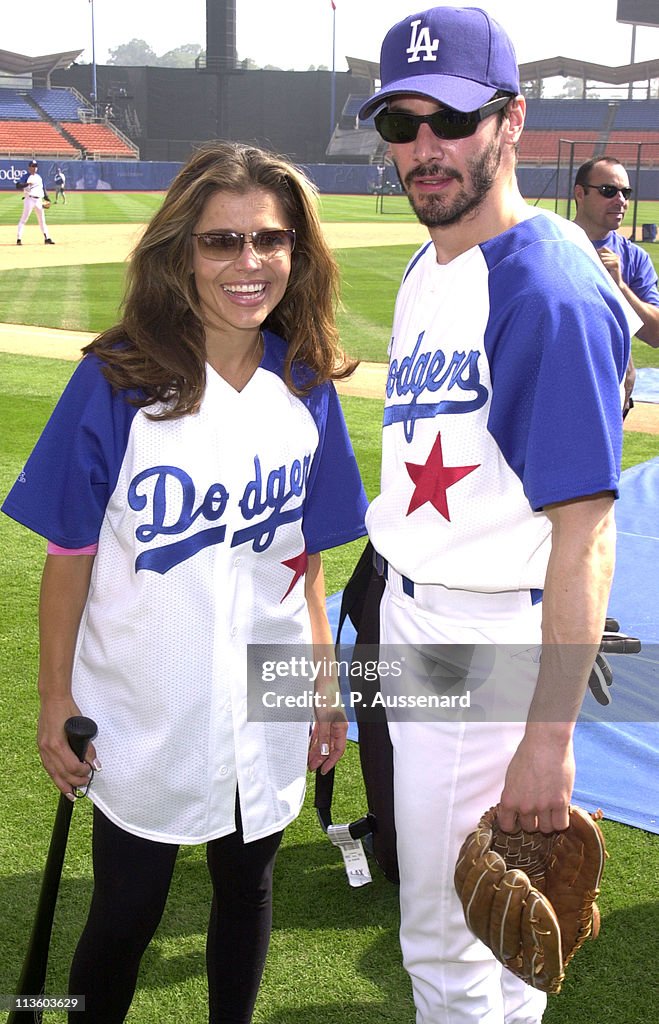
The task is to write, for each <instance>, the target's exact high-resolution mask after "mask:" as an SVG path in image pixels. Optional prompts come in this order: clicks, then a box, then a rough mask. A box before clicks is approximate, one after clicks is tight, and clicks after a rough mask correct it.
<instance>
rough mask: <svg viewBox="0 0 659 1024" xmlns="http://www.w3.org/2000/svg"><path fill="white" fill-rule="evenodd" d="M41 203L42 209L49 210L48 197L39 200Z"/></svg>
mask: <svg viewBox="0 0 659 1024" xmlns="http://www.w3.org/2000/svg"><path fill="white" fill-rule="evenodd" d="M41 205H42V206H43V208H44V210H49V209H50V199H42V200H41Z"/></svg>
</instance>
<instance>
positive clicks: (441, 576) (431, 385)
mask: <svg viewBox="0 0 659 1024" xmlns="http://www.w3.org/2000/svg"><path fill="white" fill-rule="evenodd" d="M574 231H575V229H574V227H573V225H570V224H567V223H566V222H564V221H562V220H561V219H560V218H558V217H553V216H548V215H545V214H538V215H534V216H530V217H529V219H527V220H525V221H523V222H521V223H519V224H517V225H516V226H515V227H513V228H511V229H510V230H508V231H506V232H504V233H503V234H501V235H499V236H497V237H495V238H493V239H491V240H489V241H487V242H485V243H483V244H482V245H479V246H476V247H474V248H472V249H469V250H468V251H467V252H465V253H463V254H462V255H460V256H458V257H457V258H456V259H454V260H452V261H451V262H450V263H448V264H447V265H440V264H438V263H437V260H436V254H435V249H434V246H433V245H432V243H428V244H427V245H426V246H425V247H423V248H422V249H421V250H420V251H419V252H418V253H417V254H416V256H415V257H414V258H413V259H412V261H411V262H410V264H409V266H408V268H407V271H406V274H405V276H404V279H403V283H402V285H401V289H400V292H399V295H398V298H397V302H396V309H395V314H394V324H393V333H392V339H391V347H390V364H389V374H388V379H387V391H386V400H385V409H384V428H383V449H382V486H381V494H380V495H379V497H377V498H376V499H375V501H374V502H373V503H372V504H371V506H370V508H369V510H368V513H367V527H368V532H369V535H370V538H371V540H372V541H373V544H374V546H375V548H376V550H377V551H378V552H379V553H380V554H381V555H382V556H383V557H384V558H386V559H387V561H388V562H389V563H390V564H391V565H392V566H393V568H394V569H396V570H397V571H398V572H399V573H401V574H402V575H404V576H407V577H408V578H409V579H411V580H412V581H414V582H416V583H424V584H441V585H443V586H445V587H449V588H456V589H461V590H472V591H482V592H498V591H507V590H522V589H529V590H531V589H542V587H543V586H544V579H545V573H546V567H547V560H548V556H549V548H550V542H551V526H550V523H549V520H548V518H547V516H546V515H545V514H544V513H543V511H542V510H543V507H544V506H546V505H548V504H551V503H554V502H560V501H566V500H570V499H576V498H579V497H581V496H585V495H589V494H594V493H597V492H600V491H612V492H614V493H616V494H617V487H618V478H619V473H620V457H621V450H622V418H621V407H620V383H621V381H622V379H623V376H624V372H625V367H626V365H627V360H628V357H629V345H630V330H629V323H628V319H627V310H626V307H625V304H624V303H623V301H622V298H621V295H620V292H619V291H618V289H617V288H616V287H615V285H614V284H613V282H612V281H611V279H610V278H609V276H608V275H607V274H606V273H604V272H603V271H602V269H601V267H598V266H597V265H596V264H595V261H594V260H593V259H592V256H591V253H590V252H587V251H586V248H587V242H586V240H585V236H583V239H584V241H583V242H582V241H581V239H580V237H579V238H576V236H575V233H574ZM582 234H583V233H581V232H580V233H579V235H582ZM575 238H576V241H575ZM590 248H591V249H592V247H590Z"/></svg>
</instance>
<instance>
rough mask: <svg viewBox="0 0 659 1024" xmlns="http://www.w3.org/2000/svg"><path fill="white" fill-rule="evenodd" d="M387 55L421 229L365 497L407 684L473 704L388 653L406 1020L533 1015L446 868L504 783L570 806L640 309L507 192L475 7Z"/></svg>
mask: <svg viewBox="0 0 659 1024" xmlns="http://www.w3.org/2000/svg"><path fill="white" fill-rule="evenodd" d="M380 74H381V89H380V91H379V92H377V93H376V94H375V95H374V96H372V97H370V98H369V99H368V101H366V102H365V103H364V104H363V105H362V108H361V111H360V115H361V116H362V117H369V116H371V115H372V114H374V113H375V125H376V128H377V130H378V132H379V133H380V135H381V136H382V138H383V139H384V140H385V141H386V142H388V143H389V147H390V153H391V156H392V157H393V160H394V163H395V164H396V167H397V170H398V174H399V176H400V179H401V182H402V184H403V187H404V188H405V190H406V192H407V195H408V198H409V201H410V203H411V205H412V207H413V208H414V211H415V213H416V215H417V217H418V218H419V220H420V221H421V222H422V223H423V224H425V225H426V226H427V228H428V231H429V234H430V241H429V242H428V243H427V244H426V245H424V246H423V247H422V248H421V249H420V250H419V251H418V252H417V253H416V255H415V256H414V257H413V258H412V260H411V262H410V263H409V265H408V267H407V269H406V271H405V274H404V277H403V281H402V284H401V287H400V291H399V294H398V297H397V301H396V307H395V313H394V322H393V329H392V336H391V343H390V364H389V375H388V380H387V387H386V398H385V409H384V419H383V437H382V481H381V493H380V495H379V496H378V497H377V498H376V499H375V500H374V502H373V503H372V504H371V506H370V507H369V510H368V513H367V528H368V532H369V536H370V538H371V540H372V542H373V545H374V547H375V550H376V552H377V553H378V554H377V565H378V567H379V568H380V570H381V571H382V573H383V574H384V576H385V577H386V587H385V591H384V596H383V600H382V605H381V624H380V628H381V633H380V636H381V643H383V644H384V645H387V647H388V648H389V649H391V648H390V646H389V645H396V647H398V645H405V650H406V651H407V652H408V658H407V664H408V666H409V667H407V668H406V672H405V678H404V685H405V690H406V692H407V691H411V692H412V693H419V692H420V693H422V694H427V693H428V689H429V688H430V690H431V694H432V693H436V692H439V693H441V694H443V695H444V696H448V697H450V695H451V694H452V693H455V692H456V689H455V688H456V684H457V683H460V685H461V689H460V692H461V695H462V696H464V697H467V696H468V695H469V696H470V688H472V687H473V688H474V691H475V692H474V694H473V696H474V704H478V707H475V706H474V707H471V706H469V705H465V706H464V707H462V708H460V707H458V706H457V705H454V707H453V710H449V711H446V712H444V718H443V719H442V718H441V717H440V712H439V711H438V712H436V713H432V712H426V713H424V714H423V715H421V714H419V715H417V716H416V718H417V720H414V721H412V720H411V717H412V716H411V715H410V714H409V712H406V711H396V710H395V705H396V696H397V693H396V690H394V687H393V684H394V683H395V682H396V680H395V679H392V677H391V675H390V676H388V677H384V678H382V677H381V679H382V687H383V691H384V696H385V698H386V699H389V705H390V707H389V710H388V717H389V729H390V734H391V739H392V743H393V748H394V799H395V821H396V833H397V843H398V856H399V866H400V877H401V886H400V903H401V945H402V951H403V959H404V963H405V966H406V969H407V971H408V972H409V975H410V978H411V981H412V987H413V994H414V1000H415V1004H416V1008H417V1018H416V1019H417V1024H468V1022H469V1024H472V1022H475V1021H482V1022H487V1024H503V1022H504V1021H505V1022H506V1024H522V1022H523V1024H535V1022H537V1021H539V1020H540V1018H541V1016H542V1013H543V1009H544V1005H545V999H546V997H545V996H544V995H543V994H542V993H540V992H538V991H536V990H535V989H533V988H531V987H528V986H526V985H525V984H524V983H523V982H522V981H520V980H518V979H517V978H516V977H515V976H514V975H513V974H512V973H511V972H509V971H507V970H504V969H503V968H502V967H501V965H500V964H498V963H497V961H496V960H495V959H494V958H493V956H492V954H491V953H490V951H489V949H487V948H486V946H485V945H484V944H482V943H480V942H479V941H478V940H477V939H476V938H475V937H474V936H473V935H472V934H471V932H470V931H469V930H468V929H467V927H466V925H465V919H464V915H463V911H462V907H461V905H460V902H459V900H458V897H457V895H456V893H455V890H454V885H453V875H454V869H455V863H456V859H457V856H458V851H459V849H460V845H461V843H462V841H463V840H464V838H465V836H466V835H467V833H469V832H470V831H471V830H472V828H473V822H474V821H477V820H478V819H479V817H480V815H481V813H482V810H483V808H487V807H489V806H491V805H497V804H498V811H499V820H500V822H501V825H502V827H503V828H504V829H505V830H506V831H508V830H509V831H513V830H514V829H515V828H518V827H520V826H521V827H523V828H525V829H528V830H538V829H539V830H542V831H545V832H551V831H553V830H555V829H562V828H565V827H566V826H567V824H568V806H569V803H570V797H571V794H572V788H573V782H574V761H573V747H572V734H573V729H574V722H575V719H576V717H577V715H578V712H579V708H580V705H581V701H582V697H583V694H584V692H585V688H586V685H587V680H588V676H589V673H590V670H591V667H592V664H593V661H594V658H595V655H596V653H597V650H598V647H599V643H600V639H601V635H602V630H603V628H604V619H605V612H606V607H607V596H608V593H609V587H610V583H611V578H612V573H613V561H614V544H615V531H614V521H613V505H614V500H615V497H616V495H617V493H618V478H619V473H620V459H621V450H622V418H621V415H620V410H621V381H622V379H623V377H624V372H625V367H626V365H627V360H628V357H629V345H630V322H629V321H630V320H631V327H632V329H636V327H637V326H638V320H637V318H636V317H635V315H634V314H633V313H632V311H631V310H630V309H629V308H628V307H627V305H626V303H625V301H624V299H623V297H622V296H621V293H620V291H619V290H618V289H617V288H616V287H615V285H614V284H613V282H612V281H611V279H610V277H609V275H607V274H606V273H605V272H604V271H603V270H602V267H601V265H600V264H599V261H598V260H597V258H596V257H595V255H594V250H593V249H592V246H591V245H590V244H589V243H588V241H587V239H586V238H585V236H584V235H583V232H581V231H578V230H577V229H575V227H574V225H572V224H569V223H567V222H566V221H565V220H563V219H562V218H559V217H556V216H554V215H553V214H547V213H544V212H542V211H538V210H537V209H535V208H531V207H529V206H527V204H526V203H525V202H524V200H523V198H522V196H521V194H520V192H519V189H518V186H517V180H516V174H515V165H516V146H517V143H518V142H519V139H520V135H521V133H522V130H523V126H524V117H525V102H524V98H523V97H522V96H520V94H519V80H518V67H517V60H516V57H515V52H514V49H513V45H512V43H511V41H510V39H509V38H508V36H507V34H506V33H505V31H504V30H503V28H501V26H500V25H498V24H497V23H496V22H495V21H494V20H493V19H492V18H491V17H490V16H489V14H487V13H486V12H485V11H483V10H481V9H478V8H453V7H434V8H432V9H430V10H427V11H423V12H421V13H419V14H415V15H412V16H410V17H407V18H405V20H404V21H401V22H399V23H398V24H396V25H395V26H394V27H393V28H392V29H391V30H390V31H389V32H388V34H387V36H386V37H385V40H384V42H383V45H382V52H381V63H380ZM386 649H387V648H385V650H386ZM540 652H542V658H541V659H540ZM429 679H430V682H429ZM403 703H404V702H401V706H402V705H403ZM490 708H493V709H494V711H493V712H492V713H490V710H489V709H490ZM502 712H503V713H502ZM406 716H407V717H406Z"/></svg>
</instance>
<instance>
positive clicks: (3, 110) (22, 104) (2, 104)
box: [0, 89, 41, 121]
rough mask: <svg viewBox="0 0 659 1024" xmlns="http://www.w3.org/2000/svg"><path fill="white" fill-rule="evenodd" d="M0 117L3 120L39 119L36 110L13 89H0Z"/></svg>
mask: <svg viewBox="0 0 659 1024" xmlns="http://www.w3.org/2000/svg"><path fill="white" fill-rule="evenodd" d="M0 119H1V120H3V121H40V120H41V117H40V116H39V113H38V111H36V110H35V109H34V107H31V106H30V104H29V103H28V102H27V101H26V100H25V98H24V96H22V95H21V94H20V93H18V92H16V91H15V90H14V89H0Z"/></svg>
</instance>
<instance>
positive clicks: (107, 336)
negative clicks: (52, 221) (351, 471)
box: [83, 142, 357, 418]
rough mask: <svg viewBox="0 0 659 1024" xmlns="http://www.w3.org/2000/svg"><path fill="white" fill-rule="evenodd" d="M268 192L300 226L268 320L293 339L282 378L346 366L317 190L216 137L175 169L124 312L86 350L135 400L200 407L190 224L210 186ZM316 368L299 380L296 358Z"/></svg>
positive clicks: (309, 378) (330, 373)
mask: <svg viewBox="0 0 659 1024" xmlns="http://www.w3.org/2000/svg"><path fill="white" fill-rule="evenodd" d="M255 188H260V189H265V190H267V191H268V192H271V193H272V194H273V195H274V196H275V197H276V199H277V200H278V201H279V203H280V204H281V206H282V207H283V209H284V212H285V214H286V217H287V219H288V221H289V223H287V225H286V226H287V227H292V228H295V232H296V241H295V249H294V251H293V254H292V257H291V275H290V278H289V282H288V286H287V289H286V293H285V295H284V297H283V298H282V300H281V302H280V303H279V304H278V306H277V307H276V308H275V309H274V310H273V311H272V312H271V313H270V315H269V316H268V318H267V319H266V321H265V323H264V325H263V326H264V327H266V328H269V329H270V330H272V331H274V332H276V333H277V334H279V335H280V336H281V337H282V338H284V339H285V341H286V342H287V343H288V351H287V356H286V363H285V368H284V372H285V380H286V383H287V385H288V387H289V388H290V389H291V390H292V391H293V392H294V393H296V394H302V393H303V392H304V391H307V390H309V389H310V388H311V387H313V386H314V385H316V384H320V383H323V382H325V381H327V380H338V379H342V378H344V377H347V376H349V375H350V374H351V373H352V372H353V370H354V369H355V366H356V365H357V362H356V360H352V359H350V358H348V357H347V356H346V355H345V353H344V352H343V351H342V349H341V346H340V343H339V335H338V329H337V326H336V307H337V303H338V291H339V289H338V281H339V273H338V268H337V265H336V262H335V260H334V257H333V255H332V253H331V251H330V248H329V246H328V244H327V242H326V240H325V238H324V236H323V233H322V229H321V226H320V220H319V218H318V213H317V210H316V201H317V200H316V192H315V189H314V187H313V186H312V185H311V184H310V182H309V181H308V180H307V179H306V178H305V177H304V175H303V174H302V173H301V172H300V171H298V170H297V169H296V168H295V167H293V166H292V165H291V164H289V163H288V162H287V161H286V160H284V159H282V158H281V157H278V156H275V155H274V154H271V153H267V152H265V151H263V150H261V149H256V148H254V147H252V146H246V145H241V144H238V143H229V142H216V143H209V144H206V145H205V146H203V147H201V148H200V149H199V150H198V151H197V152H196V153H195V154H194V156H193V157H192V158H191V159H190V160H189V161H188V163H187V164H186V165H185V167H183V168H182V170H181V171H180V172H179V173H178V175H177V176H176V178H175V179H174V181H173V183H172V185H171V187H170V189H169V191H168V192H167V195H166V196H165V199H164V201H163V204H162V206H161V207H160V209H159V210H158V212H157V213H156V214H155V216H154V217H153V219H152V220H151V222H150V224H149V225H148V227H147V229H146V231H145V232H144V235H143V236H142V238H141V239H140V241H139V242H138V244H137V246H136V247H135V250H134V252H133V254H132V257H131V261H130V264H129V267H128V280H127V287H126V294H125V298H124V302H123V316H122V319H121V321H120V322H119V323H118V324H116V325H115V326H114V327H112V328H110V329H109V330H108V331H105V332H104V333H103V334H101V335H99V337H98V338H96V339H95V340H94V341H92V342H91V343H90V344H89V345H88V346H87V347H86V348H85V349H84V350H83V351H84V352H85V353H87V352H94V353H96V355H98V357H99V358H100V359H101V360H102V361H103V363H104V373H105V375H106V377H107V378H108V380H109V381H110V383H111V384H112V385H113V386H114V387H116V388H118V389H129V390H133V389H137V391H138V392H139V395H140V397H138V398H136V399H134V400H135V401H136V403H137V404H139V405H142V406H146V405H151V404H153V403H155V402H162V403H164V404H165V407H164V409H163V410H162V411H161V412H159V413H158V417H162V418H174V417H178V416H183V415H186V414H187V413H191V412H194V411H195V410H197V409H198V408H199V404H200V402H201V399H202V396H203V393H204V387H205V382H206V345H205V338H204V328H203V324H202V318H201V308H200V304H199V298H198V295H197V289H196V285H195V280H194V276H193V274H192V245H193V242H194V239H193V238H192V234H191V232H192V231H193V228H194V225H195V224H196V223H197V221H198V220H199V217H200V216H201V213H202V210H203V208H204V206H205V204H206V201H207V200H208V199H209V197H210V196H211V195H213V193H215V192H218V191H221V192H229V193H232V194H236V195H243V194H244V193H246V192H248V191H250V190H251V189H255ZM299 363H302V364H304V365H305V366H306V367H307V368H308V369H309V371H311V373H310V374H306V375H305V382H304V385H303V386H302V385H301V384H300V379H301V378H300V377H299V375H298V376H297V377H296V379H295V380H294V376H293V372H294V367H295V364H299Z"/></svg>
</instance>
